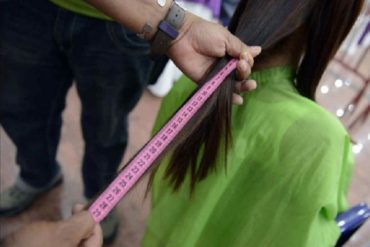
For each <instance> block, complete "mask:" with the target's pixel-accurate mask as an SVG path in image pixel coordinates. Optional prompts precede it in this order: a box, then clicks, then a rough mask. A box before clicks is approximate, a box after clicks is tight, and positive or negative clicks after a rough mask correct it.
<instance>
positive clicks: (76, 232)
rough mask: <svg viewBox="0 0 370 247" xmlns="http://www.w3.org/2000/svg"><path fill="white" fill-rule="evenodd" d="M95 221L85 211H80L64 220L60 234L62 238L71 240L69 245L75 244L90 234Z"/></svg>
mask: <svg viewBox="0 0 370 247" xmlns="http://www.w3.org/2000/svg"><path fill="white" fill-rule="evenodd" d="M94 226H95V222H94V220H93V218H92V217H91V215H90V213H89V212H87V211H82V212H79V213H76V214H74V215H72V216H71V218H69V219H67V220H64V221H63V222H62V225H61V231H60V232H61V234H62V237H63V238H64V239H68V242H71V244H72V245H71V246H77V245H79V243H81V241H83V240H84V239H86V238H88V237H89V236H91V234H92V233H93V231H94Z"/></svg>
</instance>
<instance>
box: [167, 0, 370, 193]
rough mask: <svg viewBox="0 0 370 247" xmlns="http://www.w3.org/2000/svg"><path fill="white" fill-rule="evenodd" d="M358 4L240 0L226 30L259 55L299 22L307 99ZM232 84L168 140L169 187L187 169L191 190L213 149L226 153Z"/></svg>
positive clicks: (301, 84) (300, 80)
mask: <svg viewBox="0 0 370 247" xmlns="http://www.w3.org/2000/svg"><path fill="white" fill-rule="evenodd" d="M362 5H363V0H335V1H332V0H258V1H255V0H254V1H252V0H242V1H241V2H240V3H239V5H238V7H237V9H236V12H235V14H234V16H233V18H232V20H231V23H230V27H229V29H230V31H231V32H232V33H234V34H235V35H236V36H237V37H239V38H240V39H241V40H242V41H243V42H244V43H246V44H248V45H259V46H262V49H263V50H262V54H263V52H264V51H266V50H269V49H272V48H273V47H274V46H275V45H277V44H278V43H279V42H281V41H282V40H283V39H284V38H286V37H288V36H289V35H291V34H292V33H294V32H295V31H296V30H297V29H299V28H300V27H302V26H304V28H305V30H307V35H306V38H305V42H303V43H302V51H303V53H302V54H297V56H299V58H300V61H301V62H300V64H299V65H298V69H297V76H296V87H297V89H298V91H299V92H300V94H302V95H303V96H305V97H308V98H311V99H313V98H314V94H315V90H316V87H317V84H318V83H319V80H320V78H321V76H322V74H323V72H324V70H325V68H326V66H327V64H328V62H329V61H330V59H331V58H332V57H333V56H334V54H335V53H336V51H337V49H338V48H339V46H340V44H341V42H342V41H343V39H344V38H345V37H346V35H347V34H348V32H349V30H350V29H351V27H352V25H353V24H354V22H355V20H356V18H357V16H358V15H359V13H360V11H361V8H362ZM227 61H228V58H222V59H219V61H217V63H216V64H215V65H214V66H213V67H212V68H211V69H210V71H209V73H207V75H205V76H204V78H205V79H208V78H210V77H212V75H214V74H215V73H216V72H217V71H218V70H219V69H220V68H221V67H223V66H224V65H225V64H226V63H227ZM204 81H206V80H204ZM234 85H235V80H234V78H233V77H232V76H229V77H228V78H227V79H226V80H225V81H224V82H223V84H222V85H221V86H220V88H219V89H218V90H217V91H216V92H215V93H214V94H213V95H212V96H211V97H210V98H209V99H208V101H207V102H206V103H205V105H204V106H203V107H202V108H201V109H200V110H199V112H198V113H197V114H196V115H195V116H194V117H193V119H192V120H191V121H190V122H189V123H188V124H187V126H186V127H185V128H184V129H183V131H182V132H181V133H180V137H179V138H177V139H176V140H175V141H174V143H173V145H171V146H172V147H173V149H174V151H173V154H172V159H171V161H170V164H169V165H168V167H167V171H166V175H167V177H168V178H169V179H170V182H171V183H172V185H173V186H174V189H178V188H179V187H180V185H181V184H182V183H183V182H184V180H185V177H186V174H190V177H191V178H190V186H191V188H192V189H194V188H195V185H196V183H197V182H199V181H201V180H202V179H204V178H205V177H206V176H207V175H208V173H209V172H210V171H211V170H213V169H215V160H216V154H217V153H219V151H221V148H223V149H224V152H222V153H224V154H227V149H228V145H229V142H230V140H231V130H230V126H231V124H230V121H231V98H232V93H233V90H234ZM246 124H248V123H246ZM200 150H202V153H200ZM199 155H201V157H200V158H199V157H198V156H199ZM225 162H226V157H225Z"/></svg>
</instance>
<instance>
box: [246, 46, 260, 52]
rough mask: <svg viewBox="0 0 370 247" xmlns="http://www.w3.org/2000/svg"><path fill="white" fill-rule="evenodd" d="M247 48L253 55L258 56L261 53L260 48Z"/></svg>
mask: <svg viewBox="0 0 370 247" xmlns="http://www.w3.org/2000/svg"><path fill="white" fill-rule="evenodd" d="M249 48H250V49H251V52H253V53H255V54H260V53H261V51H262V48H261V46H251V47H249Z"/></svg>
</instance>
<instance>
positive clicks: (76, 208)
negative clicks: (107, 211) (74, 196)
mask: <svg viewBox="0 0 370 247" xmlns="http://www.w3.org/2000/svg"><path fill="white" fill-rule="evenodd" d="M84 207H85V206H84V205H82V204H76V205H74V206H73V208H72V214H76V213H79V212H82V211H83V210H84Z"/></svg>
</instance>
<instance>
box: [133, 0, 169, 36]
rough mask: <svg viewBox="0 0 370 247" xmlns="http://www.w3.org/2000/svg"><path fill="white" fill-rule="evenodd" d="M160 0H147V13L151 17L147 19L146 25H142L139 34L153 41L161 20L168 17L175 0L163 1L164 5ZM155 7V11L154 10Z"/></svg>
mask: <svg viewBox="0 0 370 247" xmlns="http://www.w3.org/2000/svg"><path fill="white" fill-rule="evenodd" d="M159 2H162V1H160V0H145V1H144V3H145V6H146V8H147V9H148V11H147V12H146V13H151V14H150V19H149V20H147V21H146V22H145V23H144V25H142V29H141V31H140V32H139V36H141V37H142V38H144V39H145V40H148V41H152V40H153V38H154V36H155V34H156V33H157V32H158V27H159V24H160V22H161V21H162V20H163V19H164V18H165V17H166V15H167V13H168V11H169V9H170V7H171V5H172V2H173V0H165V1H163V3H164V5H163V6H162V5H160V4H159ZM153 9H154V11H153ZM144 13H145V12H144Z"/></svg>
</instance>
